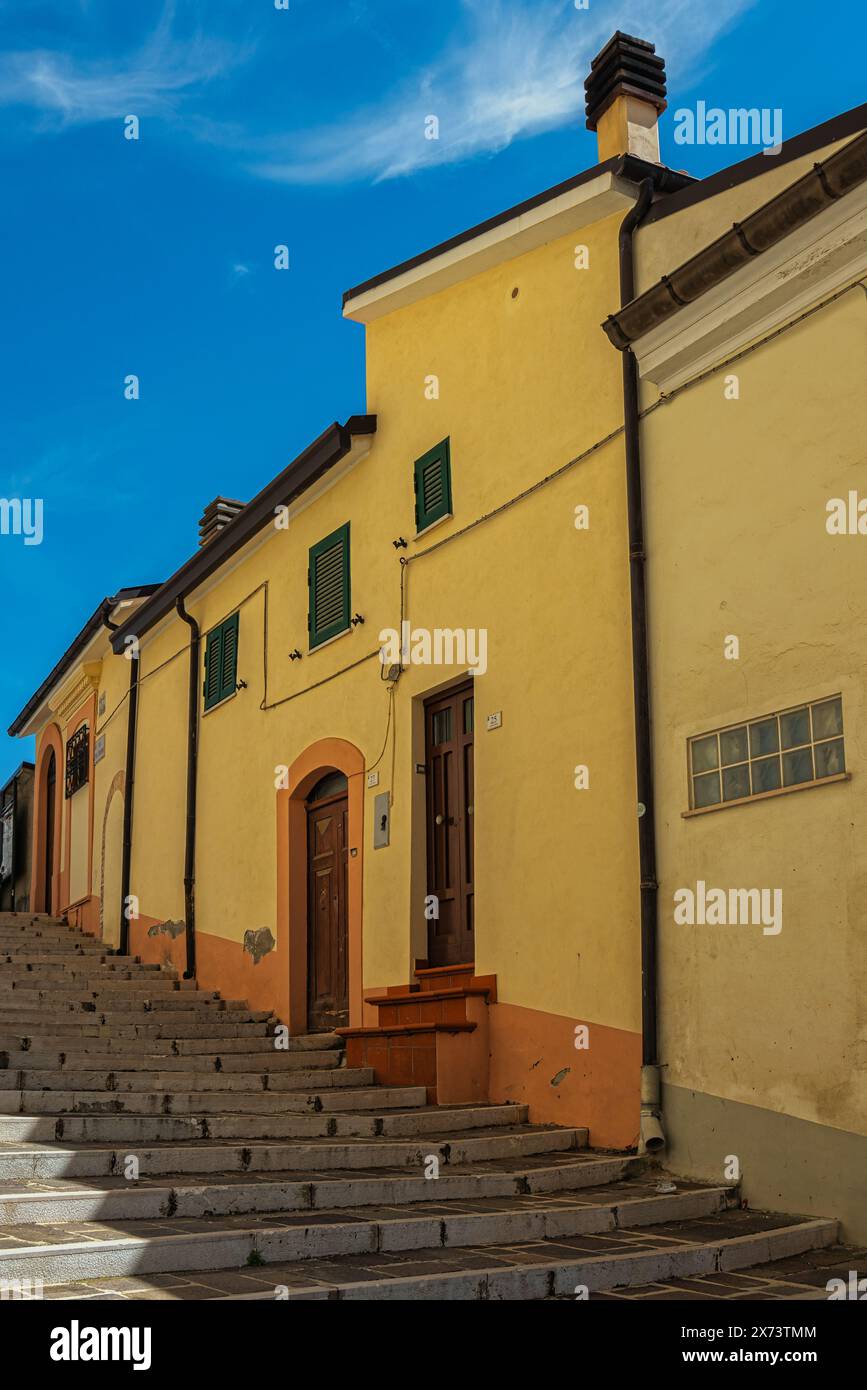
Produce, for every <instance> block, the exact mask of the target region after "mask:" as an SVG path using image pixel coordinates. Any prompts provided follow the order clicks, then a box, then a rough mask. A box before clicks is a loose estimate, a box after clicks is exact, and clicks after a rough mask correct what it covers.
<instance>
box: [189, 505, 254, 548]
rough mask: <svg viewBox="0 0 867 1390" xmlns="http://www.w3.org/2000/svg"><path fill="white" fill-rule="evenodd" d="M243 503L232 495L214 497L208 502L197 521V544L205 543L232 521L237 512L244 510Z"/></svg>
mask: <svg viewBox="0 0 867 1390" xmlns="http://www.w3.org/2000/svg"><path fill="white" fill-rule="evenodd" d="M244 505H245V504H244V503H243V502H238V501H236V500H235V498H233V497H215V498H214V500H213V502H209V503H208V505H207V507H206V508H205V510H204V511H203V513H202V516H201V520H200V521H199V546H200V547H201V546H203V545H207V544H208V541H212V540H213V539H214V537H215V536H216V535H218V534H219V532H220V531H222V530H223V528H224V527H225V526H228V524H229V522H230V521H234V520H235V517H236V516H237V515H238V513H239V512H242V511H243V510H244Z"/></svg>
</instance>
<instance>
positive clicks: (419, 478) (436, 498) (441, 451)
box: [415, 439, 452, 531]
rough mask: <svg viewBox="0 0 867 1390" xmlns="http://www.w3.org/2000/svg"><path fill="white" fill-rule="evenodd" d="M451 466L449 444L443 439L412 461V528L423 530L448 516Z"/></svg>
mask: <svg viewBox="0 0 867 1390" xmlns="http://www.w3.org/2000/svg"><path fill="white" fill-rule="evenodd" d="M451 510H452V466H451V452H450V449H449V441H448V440H447V439H444V440H443V442H442V443H441V444H437V446H436V448H435V449H429V450H428V452H427V453H426V454H422V456H421V458H420V459H416V461H415V529H416V530H417V531H423V530H424V529H425V527H426V526H431V525H433V523H434V522H435V521H439V519H440V517H443V516H449V515H451Z"/></svg>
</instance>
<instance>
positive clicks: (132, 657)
mask: <svg viewBox="0 0 867 1390" xmlns="http://www.w3.org/2000/svg"><path fill="white" fill-rule="evenodd" d="M112 607H113V604H112V603H111V600H110V599H106V601H105V603H104V605H103V609H102V621H103V624H104V626H105V627H107V628H108V630H109V632H117V629H118V627H119V624H118V623H113V622H112V621H111V618H110V617H109V614H110V613H111V611H112ZM124 655H125V656H126V658H127V660H128V661H129V709H128V711H127V724H126V764H125V768H124V783H123V852H122V857H121V867H120V941H119V944H118V954H119V955H121V956H127V955H129V917H128V915H127V913H128V906H129V876H130V865H131V863H132V789H133V783H134V781H135V735H136V721H137V715H138V651H137V648H136V646H135V644H134V643H131V644H130V645H129V646H128V647H127V649H126V651H125V653H124Z"/></svg>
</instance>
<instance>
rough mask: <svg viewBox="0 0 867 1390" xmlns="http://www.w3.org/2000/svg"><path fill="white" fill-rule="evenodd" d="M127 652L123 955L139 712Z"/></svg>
mask: <svg viewBox="0 0 867 1390" xmlns="http://www.w3.org/2000/svg"><path fill="white" fill-rule="evenodd" d="M125 655H126V656H127V658H128V660H129V711H128V714H127V725H126V770H125V772H124V797H123V858H122V860H121V870H120V946H119V948H118V949H119V952H120V954H121V955H122V956H126V955H129V917H128V916H127V911H128V902H129V875H130V864H131V862H132V791H133V784H134V782H135V734H136V719H137V715H138V651H137V650H136V648H135V647H134V646H130V647H129V648H128V649H127V651H126V653H125Z"/></svg>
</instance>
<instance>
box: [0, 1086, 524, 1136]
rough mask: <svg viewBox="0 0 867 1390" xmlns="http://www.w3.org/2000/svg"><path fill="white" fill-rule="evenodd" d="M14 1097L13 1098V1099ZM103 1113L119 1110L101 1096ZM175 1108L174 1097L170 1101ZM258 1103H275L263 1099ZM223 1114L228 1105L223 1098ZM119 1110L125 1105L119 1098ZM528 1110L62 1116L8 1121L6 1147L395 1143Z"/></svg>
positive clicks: (1, 1131)
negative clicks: (381, 1140) (242, 1142)
mask: <svg viewBox="0 0 867 1390" xmlns="http://www.w3.org/2000/svg"><path fill="white" fill-rule="evenodd" d="M7 1094H8V1093H7ZM99 1099H100V1103H101V1105H102V1106H103V1107H105V1106H106V1105H112V1104H114V1103H115V1102H114V1100H113V1099H111V1100H107V1099H106V1097H105V1096H100V1098H99ZM163 1099H164V1101H166V1102H168V1103H169V1104H170V1103H171V1097H164V1098H163ZM257 1099H262V1100H266V1099H270V1098H267V1097H261V1098H257ZM220 1101H221V1104H222V1106H223V1107H225V1106H226V1104H227V1101H226V1098H225V1097H223V1096H221V1097H220ZM117 1103H118V1104H122V1103H123V1098H122V1097H119V1098H118V1100H117ZM526 1118H527V1107H526V1106H522V1105H478V1106H455V1107H452V1108H444V1107H437V1106H430V1107H428V1108H427V1109H412V1110H405V1111H400V1110H398V1111H393V1112H388V1111H386V1112H384V1113H383V1114H379V1113H378V1112H377V1111H372V1112H370V1113H362V1114H352V1113H350V1114H347V1115H342V1114H336V1115H326V1114H314V1115H287V1114H285V1113H282V1112H281V1113H278V1114H267V1113H266V1114H256V1113H252V1114H246V1113H243V1114H242V1113H238V1114H231V1113H229V1114H227V1113H225V1109H224V1113H221V1114H213V1115H212V1114H208V1115H201V1114H196V1113H193V1114H189V1115H175V1114H173V1113H172V1112H171V1110H168V1111H165V1112H162V1113H158V1114H142V1113H140V1112H136V1113H129V1112H124V1111H120V1112H114V1111H110V1112H109V1113H105V1111H104V1109H103V1110H102V1111H94V1112H93V1113H91V1114H84V1113H79V1112H76V1113H74V1114H70V1113H68V1112H65V1113H64V1114H62V1115H57V1116H55V1115H17V1114H16V1115H0V1144H6V1145H8V1144H21V1143H30V1144H33V1143H50V1142H51V1141H52V1140H54V1141H56V1142H57V1143H64V1144H67V1145H68V1144H79V1143H81V1144H106V1143H108V1144H122V1145H124V1146H131V1145H135V1146H139V1145H142V1144H166V1143H171V1142H178V1141H181V1140H184V1139H187V1140H196V1139H211V1140H213V1139H225V1140H229V1141H230V1140H250V1139H325V1138H344V1137H345V1138H352V1139H373V1138H376V1137H378V1136H380V1135H383V1136H385V1137H392V1138H395V1139H404V1138H410V1137H416V1138H422V1136H424V1135H428V1134H433V1133H437V1134H447V1133H448V1134H451V1133H460V1132H461V1131H463V1130H469V1129H475V1128H482V1127H485V1128H489V1127H491V1126H494V1125H514V1124H522V1123H523V1122H524V1121H525V1120H526Z"/></svg>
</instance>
